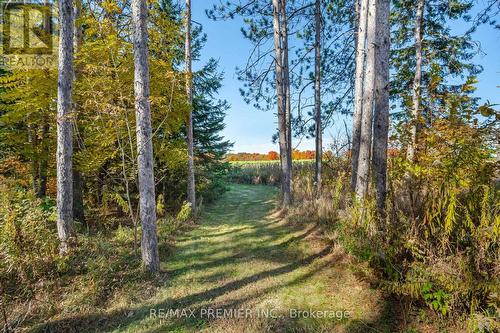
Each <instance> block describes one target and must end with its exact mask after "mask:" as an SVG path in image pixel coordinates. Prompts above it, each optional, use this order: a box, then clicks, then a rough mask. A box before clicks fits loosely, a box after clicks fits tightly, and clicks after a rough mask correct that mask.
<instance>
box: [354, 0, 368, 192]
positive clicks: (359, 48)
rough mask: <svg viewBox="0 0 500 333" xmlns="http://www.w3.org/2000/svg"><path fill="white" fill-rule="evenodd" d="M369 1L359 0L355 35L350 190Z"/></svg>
mask: <svg viewBox="0 0 500 333" xmlns="http://www.w3.org/2000/svg"><path fill="white" fill-rule="evenodd" d="M368 2H369V0H361V6H358V8H359V11H360V12H359V15H358V27H357V28H358V33H357V35H356V74H355V75H356V76H355V83H354V116H353V120H352V150H351V169H352V171H351V189H352V191H353V192H354V191H355V190H356V182H357V179H358V161H359V146H360V140H361V118H362V116H363V84H364V75H365V58H366V52H365V43H366V28H367V26H366V24H367V21H368V20H367V18H368Z"/></svg>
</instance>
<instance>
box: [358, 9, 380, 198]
mask: <svg viewBox="0 0 500 333" xmlns="http://www.w3.org/2000/svg"><path fill="white" fill-rule="evenodd" d="M375 14H376V0H370V1H369V6H368V22H367V33H366V47H367V52H366V70H365V77H364V84H363V86H364V87H363V89H364V91H363V111H362V116H361V132H360V140H359V157H358V170H357V179H356V196H357V197H358V199H364V198H365V197H366V194H367V192H368V183H369V178H370V157H371V148H372V147H371V146H372V127H373V100H374V93H375V47H376V46H375V42H376V29H375V27H376V22H375Z"/></svg>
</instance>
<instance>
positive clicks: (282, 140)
mask: <svg viewBox="0 0 500 333" xmlns="http://www.w3.org/2000/svg"><path fill="white" fill-rule="evenodd" d="M272 4H273V37H274V53H275V71H276V73H275V76H276V98H277V104H278V138H279V147H280V161H281V174H282V177H281V178H282V179H281V189H282V192H283V207H287V206H288V205H289V204H290V202H291V198H290V179H289V178H288V170H289V166H288V157H287V155H288V146H287V141H288V140H287V124H286V115H285V112H286V111H285V110H286V97H285V91H284V85H283V78H284V76H283V52H282V51H283V49H282V38H281V32H282V30H281V20H280V13H281V8H280V7H281V0H273V2H272Z"/></svg>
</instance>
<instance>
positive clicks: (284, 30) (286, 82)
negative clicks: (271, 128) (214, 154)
mask: <svg viewBox="0 0 500 333" xmlns="http://www.w3.org/2000/svg"><path fill="white" fill-rule="evenodd" d="M280 10H281V25H280V28H281V34H280V35H281V40H282V52H283V64H282V65H283V91H284V93H285V123H286V152H287V154H286V160H287V161H286V166H287V169H286V174H285V179H286V182H285V186H284V190H285V192H286V193H287V194H286V195H284V196H283V197H284V200H283V205H284V206H285V207H287V206H289V205H290V204H291V202H292V176H293V175H292V108H291V105H292V102H291V101H292V98H291V94H290V66H289V61H288V18H287V13H286V0H281V5H280Z"/></svg>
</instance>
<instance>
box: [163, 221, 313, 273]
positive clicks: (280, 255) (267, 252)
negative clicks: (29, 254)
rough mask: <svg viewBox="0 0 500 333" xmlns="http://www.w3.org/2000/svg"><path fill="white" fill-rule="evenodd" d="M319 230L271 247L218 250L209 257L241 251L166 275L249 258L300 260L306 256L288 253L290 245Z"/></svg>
mask: <svg viewBox="0 0 500 333" xmlns="http://www.w3.org/2000/svg"><path fill="white" fill-rule="evenodd" d="M317 229H318V225H317V224H316V225H314V226H312V227H311V228H309V229H308V230H306V231H305V232H304V233H302V234H300V235H297V236H292V237H290V238H288V239H287V240H285V241H283V242H281V243H278V244H274V245H269V246H256V247H255V248H248V247H245V246H244V245H242V244H238V245H235V246H228V247H224V248H223V249H218V251H215V252H214V253H210V254H208V255H209V256H210V255H215V254H216V253H217V252H229V251H233V250H240V251H238V252H236V253H234V254H233V255H230V256H226V257H223V258H218V259H215V260H210V261H206V262H202V263H197V264H192V265H185V266H183V267H181V268H176V269H167V270H166V273H167V275H169V276H176V277H177V276H179V275H182V274H184V273H187V272H189V271H193V270H195V271H204V270H206V269H209V268H213V267H220V266H223V265H227V264H232V263H234V262H235V261H242V260H244V259H248V258H260V259H264V260H272V261H275V262H276V261H277V262H282V261H286V262H289V261H290V259H291V257H292V259H295V260H298V259H300V257H303V255H304V254H303V253H302V252H301V251H297V250H293V251H286V248H287V247H288V246H289V245H290V244H292V243H294V242H298V241H300V240H302V239H304V238H306V237H307V236H309V235H310V234H312V233H313V232H314V231H315V230H317ZM279 238H281V237H276V239H279ZM273 240H274V239H273ZM194 255H195V254H192V253H191V254H190V255H189V256H188V257H192V256H194ZM206 255H207V254H204V255H203V256H206ZM293 257H294V258H293ZM178 259H182V257H181V258H177V260H178Z"/></svg>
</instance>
